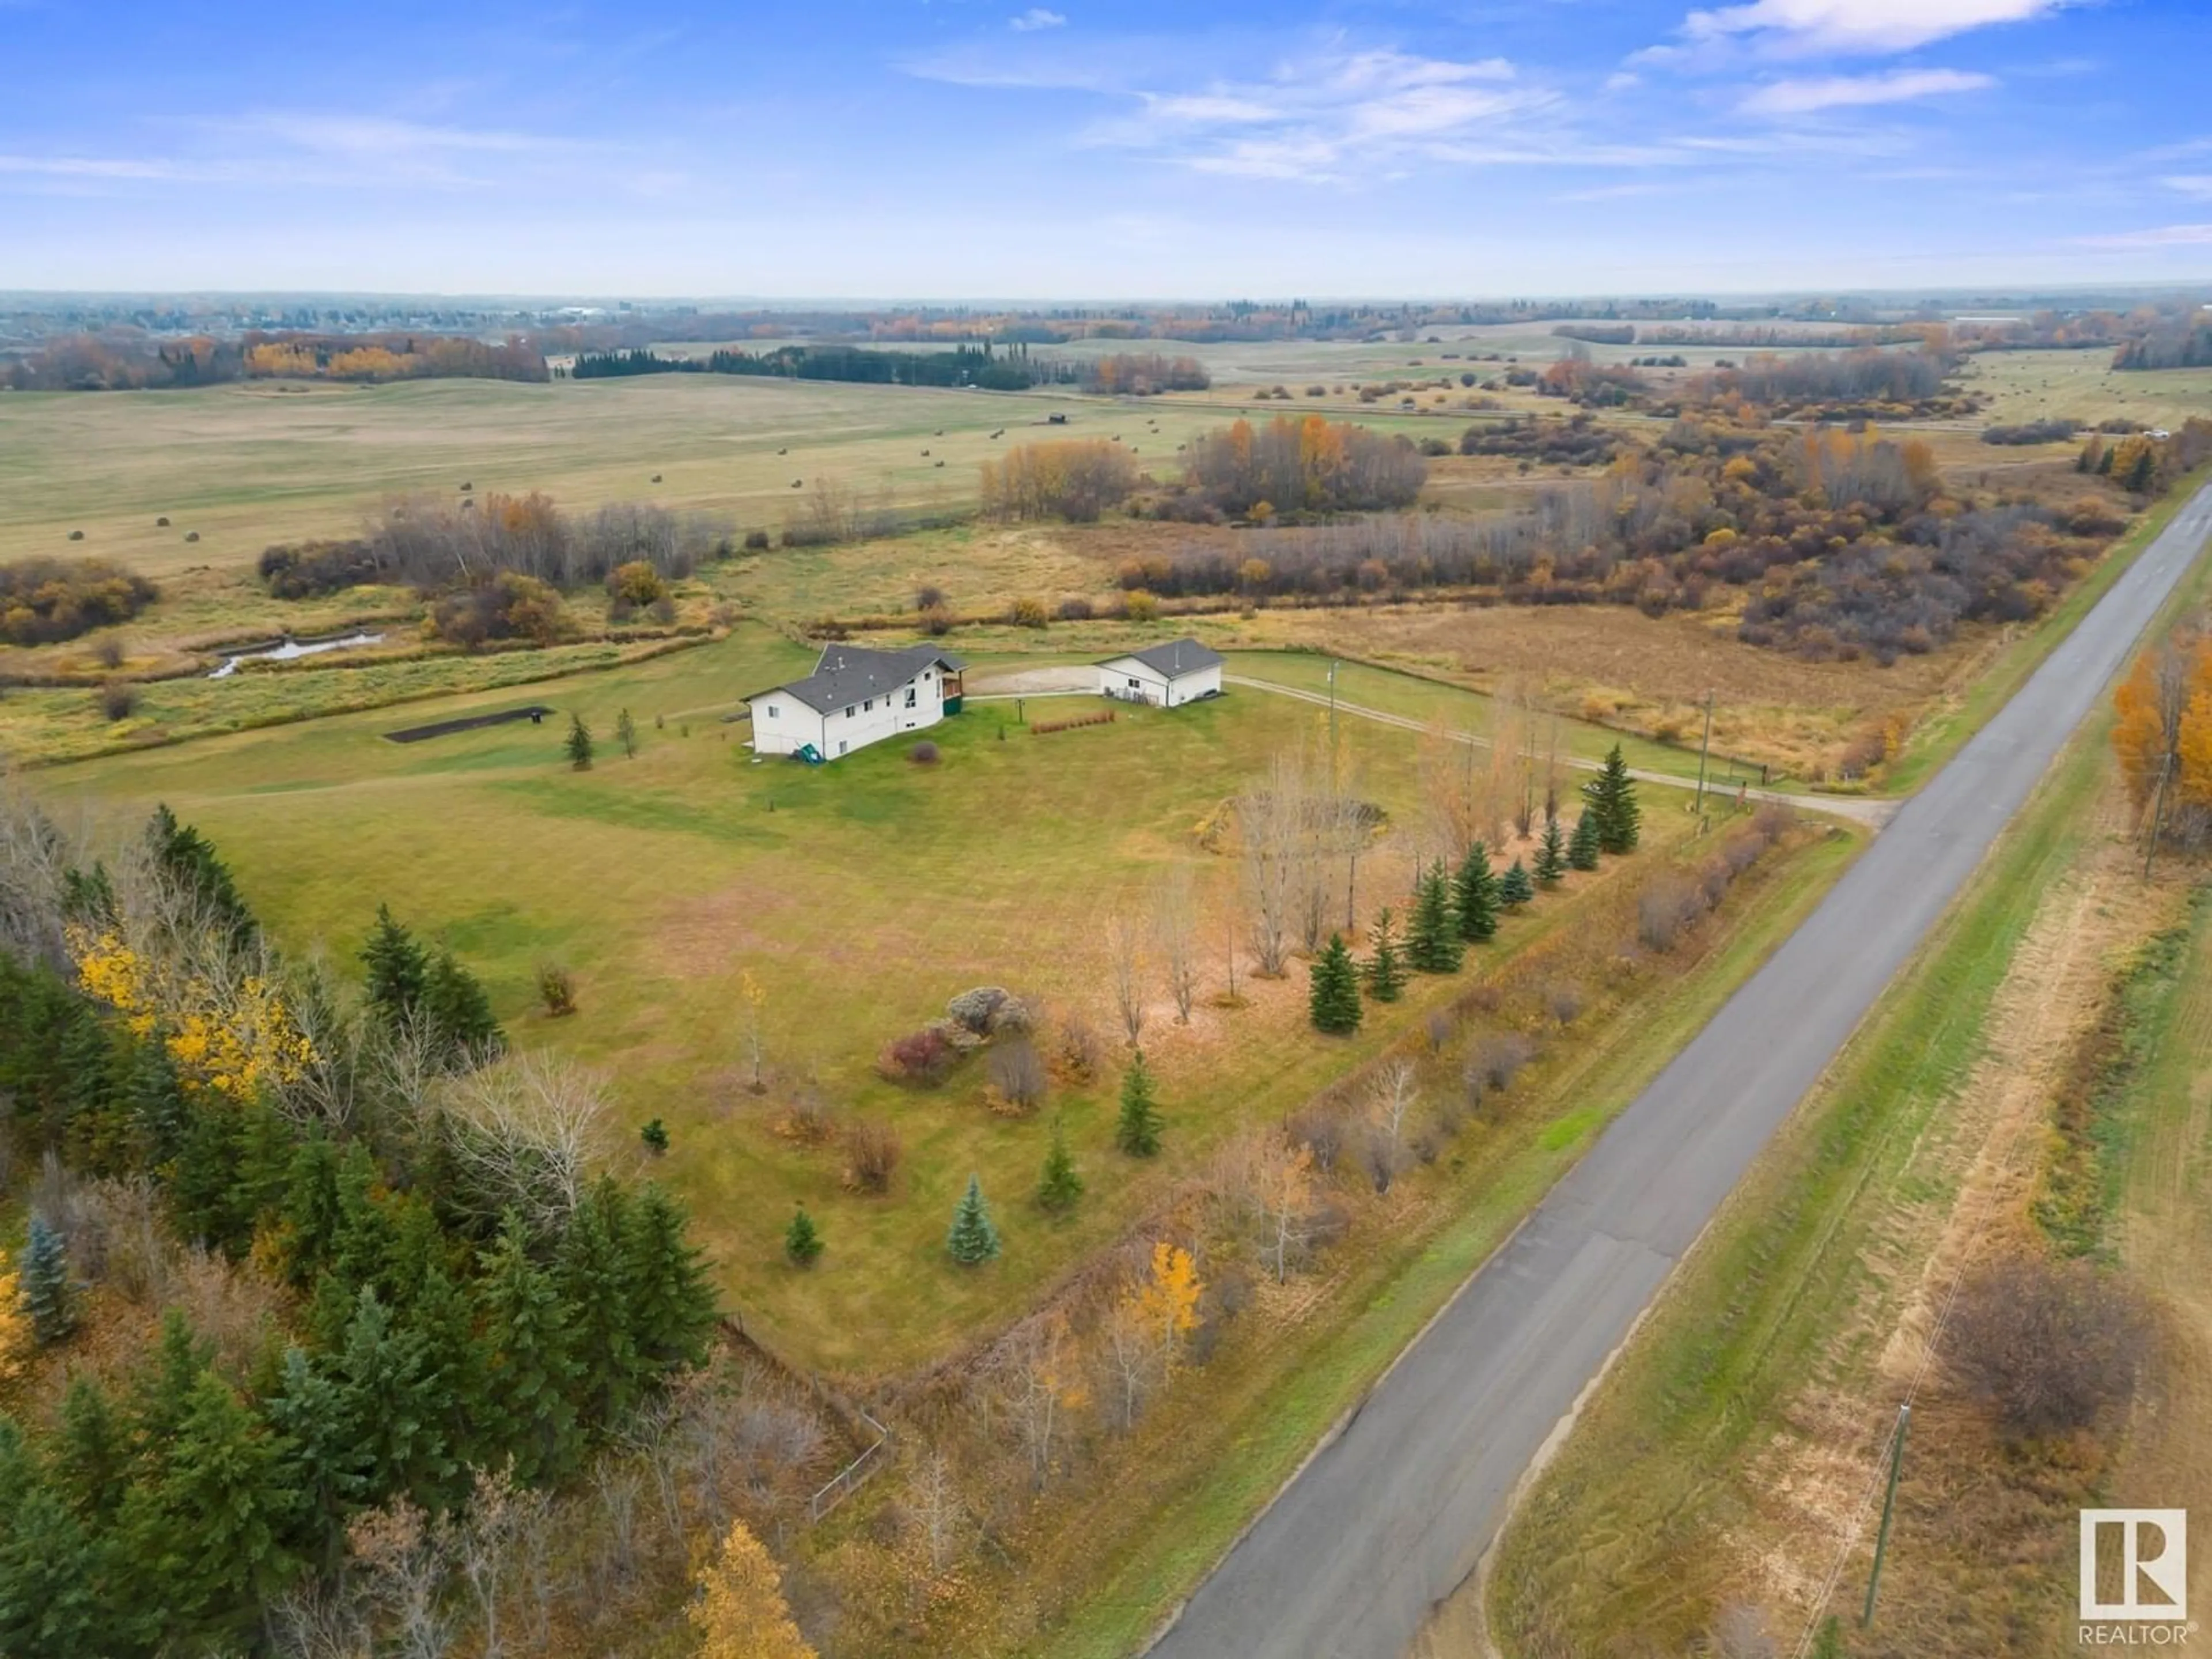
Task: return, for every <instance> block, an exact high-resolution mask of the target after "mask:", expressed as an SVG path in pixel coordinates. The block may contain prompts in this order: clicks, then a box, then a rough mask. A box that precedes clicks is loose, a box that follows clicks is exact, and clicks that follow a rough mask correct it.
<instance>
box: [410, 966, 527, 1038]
mask: <svg viewBox="0 0 2212 1659" xmlns="http://www.w3.org/2000/svg"><path fill="white" fill-rule="evenodd" d="M422 1018H424V1019H425V1020H426V1021H427V1022H428V1024H429V1027H430V1030H431V1031H432V1032H433V1033H434V1035H435V1040H436V1042H437V1043H438V1044H439V1046H440V1048H441V1049H442V1050H443V1051H444V1052H445V1053H446V1054H448V1055H450V1056H451V1057H453V1058H454V1059H456V1060H471V1059H474V1058H475V1057H477V1056H480V1055H483V1054H495V1053H497V1052H498V1051H499V1050H500V1049H501V1048H505V1047H506V1046H507V1034H506V1033H505V1032H504V1031H502V1030H500V1029H499V1022H498V1021H497V1020H496V1019H495V1018H492V1012H491V1000H490V999H489V998H488V997H486V996H485V995H484V991H483V986H481V985H479V984H477V977H476V975H474V974H471V972H470V971H469V970H468V969H465V968H464V967H462V966H461V964H460V963H458V962H456V961H455V960H454V959H453V952H452V951H439V952H438V954H437V955H436V956H435V957H433V958H432V959H431V961H430V964H429V968H428V971H427V973H426V974H425V975H424V979H423V983H422Z"/></svg>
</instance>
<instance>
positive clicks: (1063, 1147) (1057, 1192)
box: [1036, 1118, 1083, 1215]
mask: <svg viewBox="0 0 2212 1659" xmlns="http://www.w3.org/2000/svg"><path fill="white" fill-rule="evenodd" d="M1082 1196H1083V1177H1082V1176H1079V1175H1078V1174H1076V1172H1075V1159H1074V1158H1073V1157H1072V1156H1071V1155H1070V1154H1069V1152H1068V1150H1067V1136H1066V1133H1063V1132H1062V1130H1061V1128H1060V1120H1059V1119H1058V1118H1054V1120H1053V1121H1052V1146H1051V1149H1050V1150H1049V1151H1048V1152H1046V1153H1045V1155H1044V1173H1043V1174H1042V1175H1041V1176H1038V1177H1037V1189H1036V1201H1037V1207H1038V1208H1039V1209H1041V1210H1044V1211H1047V1212H1049V1213H1051V1214H1054V1215H1064V1214H1066V1212H1068V1211H1070V1210H1072V1209H1073V1208H1074V1207H1075V1204H1076V1200H1078V1199H1079V1198H1081V1197H1082Z"/></svg>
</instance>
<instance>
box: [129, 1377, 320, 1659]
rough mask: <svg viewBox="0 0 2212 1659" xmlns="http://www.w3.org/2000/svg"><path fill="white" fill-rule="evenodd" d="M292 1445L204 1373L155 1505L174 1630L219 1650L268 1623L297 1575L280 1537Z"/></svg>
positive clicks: (168, 1629)
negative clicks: (275, 1599) (270, 1604)
mask: <svg viewBox="0 0 2212 1659" xmlns="http://www.w3.org/2000/svg"><path fill="white" fill-rule="evenodd" d="M282 1452H283V1448H282V1447H281V1446H280V1445H279V1444H278V1443H277V1442H276V1439H275V1437H273V1436H271V1435H270V1432H269V1431H268V1429H267V1428H266V1426H265V1425H263V1424H262V1423H261V1422H260V1420H259V1419H257V1418H256V1417H255V1416H254V1414H253V1413H252V1411H251V1410H250V1409H248V1408H247V1407H246V1404H245V1403H244V1402H243V1401H240V1399H239V1397H238V1396H237V1395H236V1394H234V1392H233V1391H232V1389H231V1387H230V1384H229V1383H226V1382H224V1381H223V1380H222V1378H221V1377H220V1376H216V1374H215V1373H214V1372H213V1371H203V1372H202V1373H201V1374H200V1376H199V1378H198V1380H197V1382H195V1383H193V1385H192V1392H191V1395H190V1396H189V1397H188V1398H187V1399H186V1401H185V1407H184V1413H183V1418H182V1420H181V1422H180V1423H179V1426H178V1431H177V1437H176V1439H175V1441H174V1443H173V1444H172V1445H171V1446H170V1447H169V1448H168V1457H167V1467H166V1468H164V1469H163V1471H162V1475H161V1482H160V1485H159V1487H158V1489H157V1490H156V1491H155V1493H154V1498H153V1501H154V1503H155V1504H156V1505H158V1509H159V1512H160V1520H159V1522H157V1523H156V1524H155V1527H154V1528H152V1530H153V1532H154V1533H155V1536H157V1537H158V1538H159V1539H160V1541H161V1543H160V1554H159V1557H158V1560H159V1563H160V1565H159V1568H158V1570H157V1577H158V1580H159V1582H160V1583H161V1620H162V1623H163V1626H164V1627H165V1633H166V1634H167V1635H168V1636H170V1637H171V1638H178V1637H197V1638H198V1645H200V1646H201V1647H202V1648H204V1649H210V1650H222V1648H224V1647H225V1646H227V1645H228V1644H234V1643H235V1642H236V1641H238V1640H239V1639H240V1638H244V1637H245V1636H246V1634H247V1633H248V1632H251V1631H252V1629H253V1628H254V1626H256V1625H257V1623H258V1621H259V1619H260V1614H261V1606H262V1603H263V1601H264V1600H265V1599H266V1598H267V1597H268V1596H270V1595H273V1594H274V1593H275V1592H276V1590H277V1589H281V1588H282V1587H283V1583H284V1581H285V1580H286V1579H287V1578H288V1577H290V1569H291V1567H292V1566H293V1565H294V1564H293V1563H292V1561H291V1560H290V1559H289V1557H288V1555H287V1554H286V1553H285V1551H284V1549H283V1545H282V1543H281V1542H280V1541H279V1534H280V1532H281V1531H282V1530H283V1528H285V1527H287V1526H288V1525H289V1522H290V1520H291V1513H292V1509H293V1505H294V1503H295V1493H294V1492H292V1491H291V1490H290V1488H289V1487H288V1486H286V1485H285V1482H284V1468H283V1463H282V1462H281V1456H282Z"/></svg>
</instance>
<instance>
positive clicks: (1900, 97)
mask: <svg viewBox="0 0 2212 1659" xmlns="http://www.w3.org/2000/svg"><path fill="white" fill-rule="evenodd" d="M1995 85H1996V79H1995V78H1994V77H1993V76H1987V75H1974V74H1969V73H1967V72H1966V71H1965V70H1893V71H1891V72H1890V73H1889V74H1887V75H1828V76H1817V77H1814V78H1811V79H1806V80H1792V81H1774V82H1769V83H1768V84H1767V85H1765V86H1763V87H1761V88H1759V89H1758V90H1757V91H1755V92H1753V94H1750V96H1748V97H1747V98H1746V99H1745V100H1743V101H1742V102H1741V103H1740V104H1738V105H1737V106H1736V107H1737V109H1738V110H1739V111H1741V112H1742V113H1744V114H1746V115H1809V114H1811V113H1812V112H1814V111H1815V110H1824V109H1850V108H1857V107H1860V106H1865V105H1869V104H1903V103H1910V102H1911V101H1912V100H1914V99H1917V98H1933V97H1937V96H1940V95H1942V94H1949V93H1957V92H1980V91H1983V90H1984V89H1985V88H1990V87H1993V86H1995Z"/></svg>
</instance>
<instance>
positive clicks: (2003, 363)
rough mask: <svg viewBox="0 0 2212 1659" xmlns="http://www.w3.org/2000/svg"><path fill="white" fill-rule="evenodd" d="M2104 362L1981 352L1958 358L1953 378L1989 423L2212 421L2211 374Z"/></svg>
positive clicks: (2108, 356)
mask: <svg viewBox="0 0 2212 1659" xmlns="http://www.w3.org/2000/svg"><path fill="white" fill-rule="evenodd" d="M1960 380H1961V382H1962V383H1963V384H1964V385H1965V386H1966V388H1967V390H1969V391H1972V392H1981V393H1983V394H1984V395H1985V396H1986V397H1987V398H1989V399H1990V406H1989V409H1988V410H1987V411H1986V412H1987V416H1988V419H1989V422H1990V423H1993V424H1994V423H2011V422H2025V421H2034V420H2041V419H2045V418H2048V417H2057V416H2070V417H2072V418H2073V419H2075V420H2077V421H2081V422H2084V423H2087V424H2094V423H2095V422H2099V421H2106V420H2115V419H2124V420H2131V421H2140V422H2142V424H2144V425H2145V426H2156V427H2166V428H2178V427H2179V426H2180V425H2181V424H2182V422H2185V421H2186V420H2188V419H2189V418H2190V417H2191V416H2198V417H2200V418H2202V417H2205V416H2212V369H2203V368H2168V369H2130V370H2127V371H2126V372H2124V373H2118V372H2115V371H2114V370H2113V368H2112V353H2111V352H2110V351H2109V350H2095V351H2090V350H2083V351H1982V352H1976V353H1974V354H1973V355H1972V356H1970V357H1968V358H1967V359H1966V365H1965V368H1964V369H1963V370H1962V371H1961V374H1960Z"/></svg>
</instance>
